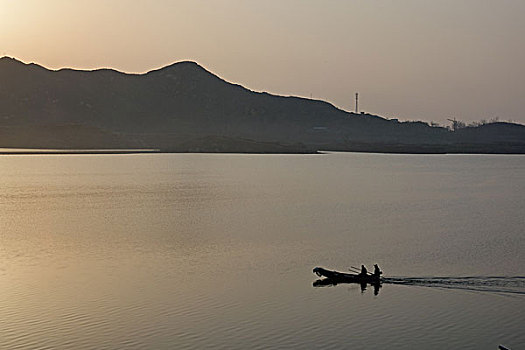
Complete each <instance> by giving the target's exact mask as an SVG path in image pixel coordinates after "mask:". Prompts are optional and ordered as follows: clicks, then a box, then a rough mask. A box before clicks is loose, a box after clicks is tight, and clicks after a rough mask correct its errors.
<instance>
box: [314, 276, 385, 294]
mask: <svg viewBox="0 0 525 350" xmlns="http://www.w3.org/2000/svg"><path fill="white" fill-rule="evenodd" d="M338 284H359V286H360V287H361V293H364V292H365V291H366V288H367V287H368V286H369V285H370V286H372V287H373V288H374V295H378V294H379V290H380V289H381V282H379V283H365V282H349V281H341V280H336V279H331V278H323V279H319V280H317V281H314V283H312V286H314V287H333V286H337V285H338Z"/></svg>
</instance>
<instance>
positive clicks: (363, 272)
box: [359, 265, 368, 277]
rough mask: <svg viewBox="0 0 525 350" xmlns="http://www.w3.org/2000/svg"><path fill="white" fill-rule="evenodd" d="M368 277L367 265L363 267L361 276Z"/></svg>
mask: <svg viewBox="0 0 525 350" xmlns="http://www.w3.org/2000/svg"><path fill="white" fill-rule="evenodd" d="M367 275H368V270H367V269H366V267H365V265H361V273H360V274H359V276H363V277H365V276H367Z"/></svg>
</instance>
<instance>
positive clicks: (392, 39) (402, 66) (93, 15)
mask: <svg viewBox="0 0 525 350" xmlns="http://www.w3.org/2000/svg"><path fill="white" fill-rule="evenodd" d="M524 17H525V1H522V0H498V1H493V0H463V1H452V0H440V1H430V0H428V1H427V0H395V1H394V0H382V1H381V0H367V1H365V0H326V1H319V0H267V1H260V0H208V1H205V0H156V1H145V0H134V1H128V0H89V1H88V0H45V1H42V0H0V55H1V56H4V55H7V56H11V57H15V58H17V59H20V60H22V61H24V62H36V63H39V64H41V65H43V66H45V67H48V68H53V69H56V68H62V67H72V68H84V69H92V68H101V67H111V68H115V69H117V70H120V71H125V72H146V71H148V70H151V69H153V68H158V67H161V66H163V65H167V64H170V63H173V62H175V61H180V60H193V61H197V62H198V63H199V64H201V65H203V66H205V67H206V68H207V69H208V70H210V71H212V72H214V73H216V74H218V75H219V76H221V77H223V78H224V79H226V80H228V81H231V82H235V83H239V84H241V85H244V86H246V87H248V88H250V89H253V90H258V91H269V92H272V93H276V94H284V95H298V96H305V97H310V96H312V97H313V98H319V99H324V100H327V101H329V102H332V103H333V104H335V105H337V106H339V107H341V108H344V109H352V108H353V96H354V93H355V92H357V91H359V92H360V96H361V99H360V100H361V106H362V108H363V110H365V111H368V112H371V113H375V114H380V115H383V116H386V117H397V118H399V119H402V120H407V119H408V120H414V119H418V120H426V121H431V120H433V121H438V122H441V123H445V122H446V118H447V117H450V116H454V117H457V118H458V119H461V120H465V121H472V120H481V119H487V120H488V119H491V118H494V117H499V118H500V119H502V120H514V121H518V122H521V123H525V113H524V112H523V111H525V98H524V96H525V83H524V82H525V65H524V64H523V62H525V41H524V39H523V38H524V37H525V21H524V20H523V18H524Z"/></svg>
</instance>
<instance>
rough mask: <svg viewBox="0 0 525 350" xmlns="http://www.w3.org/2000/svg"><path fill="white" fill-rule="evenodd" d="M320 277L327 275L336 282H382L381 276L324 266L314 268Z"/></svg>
mask: <svg viewBox="0 0 525 350" xmlns="http://www.w3.org/2000/svg"><path fill="white" fill-rule="evenodd" d="M313 273H315V274H316V275H317V276H319V277H326V279H328V280H330V281H331V282H332V281H333V282H336V283H365V284H380V283H381V277H380V276H376V275H371V274H368V275H366V276H363V275H360V274H354V273H345V272H338V271H333V270H327V269H324V268H322V267H316V268H314V270H313Z"/></svg>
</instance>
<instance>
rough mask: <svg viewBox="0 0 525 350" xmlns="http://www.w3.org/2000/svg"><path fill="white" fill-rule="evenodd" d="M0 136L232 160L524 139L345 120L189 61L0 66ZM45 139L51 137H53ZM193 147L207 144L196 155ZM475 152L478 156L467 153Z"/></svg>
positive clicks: (374, 119) (8, 142)
mask: <svg viewBox="0 0 525 350" xmlns="http://www.w3.org/2000/svg"><path fill="white" fill-rule="evenodd" d="M64 125H69V126H72V125H75V126H76V127H74V128H73V127H67V128H64V127H63V126H64ZM38 126H42V127H43V128H44V129H45V130H46V132H45V133H44V132H42V133H41V135H40V136H39V133H38V131H37V130H36V129H35V128H38ZM0 128H3V129H2V130H3V134H4V135H8V134H9V135H10V136H9V137H1V135H2V133H0V147H23V145H24V143H25V144H31V145H33V146H38V145H39V144H42V148H44V145H45V148H49V147H52V146H53V140H52V139H53V138H55V141H54V142H55V143H56V144H57V145H59V147H62V148H67V147H68V143H69V144H71V147H73V144H74V146H75V148H79V147H82V145H84V146H85V148H107V147H109V145H111V148H115V146H116V145H117V146H118V145H120V146H121V147H122V148H137V147H144V148H155V149H162V150H167V151H188V149H185V147H186V148H188V147H189V146H188V145H191V149H208V150H209V149H212V150H214V151H217V152H220V151H221V144H222V145H223V147H224V149H228V151H235V150H236V148H235V144H236V140H238V141H237V144H238V151H239V152H242V151H243V147H248V148H250V149H252V150H255V149H256V150H258V152H259V151H261V152H262V150H264V147H266V146H268V147H269V145H272V147H269V148H271V149H272V150H277V149H279V150H281V151H282V150H283V149H284V148H283V147H286V146H289V147H290V150H292V151H293V150H296V151H298V152H311V151H316V150H320V149H325V150H328V149H334V150H335V149H337V150H349V151H351V150H359V151H366V150H367V149H369V150H373V151H377V150H378V149H379V150H380V151H381V150H383V151H385V152H388V151H389V149H390V150H392V149H394V150H399V149H401V150H416V151H417V148H418V145H419V146H421V145H427V146H425V147H420V149H423V150H428V149H432V150H434V151H435V152H436V153H443V152H446V151H447V147H448V148H450V145H454V147H455V148H454V147H453V148H450V149H457V145H459V144H461V143H474V144H484V145H485V146H484V148H483V149H484V150H486V149H487V147H486V146H487V145H493V149H494V150H495V151H498V150H499V151H501V152H503V153H504V152H506V151H505V148H502V147H501V146H498V145H497V144H498V143H505V142H511V143H522V141H523V143H525V133H524V132H522V131H521V129H520V128H516V127H514V126H512V125H511V126H510V127H508V125H507V127H506V128H505V127H503V126H501V125H499V126H498V125H497V126H495V127H494V128H492V129H487V128H481V129H468V131H465V132H455V133H453V132H450V131H449V130H446V129H444V128H441V127H431V126H429V125H428V124H426V123H423V122H399V121H397V120H388V119H385V118H383V117H380V116H376V115H370V114H366V113H361V114H355V113H351V112H346V111H344V110H342V109H339V108H338V107H336V106H334V105H333V104H331V103H329V102H326V101H322V100H314V99H308V98H303V97H296V96H282V95H274V94H270V93H267V92H256V91H252V90H250V89H248V88H246V87H244V86H242V85H239V84H234V83H230V82H228V81H226V80H225V79H223V78H221V77H220V76H218V75H216V74H214V73H212V72H210V71H208V70H207V69H206V68H204V67H202V66H200V65H199V64H198V63H197V62H194V61H181V62H174V63H172V64H169V65H167V66H164V67H161V68H158V69H154V70H151V71H148V72H146V73H141V74H134V73H124V72H120V71H117V70H114V69H111V68H101V69H96V70H77V69H70V68H61V69H58V70H49V69H47V68H45V67H43V66H40V65H38V64H34V63H33V64H31V63H24V62H21V61H18V60H16V59H15V58H9V57H2V58H0ZM6 128H7V129H9V128H11V130H10V131H9V132H8V131H6V130H7V129H6ZM496 129H497V130H496ZM24 130H31V132H30V133H29V131H27V132H24ZM52 130H56V132H57V134H56V137H53V132H52ZM64 130H66V131H67V132H69V133H75V132H76V133H78V135H79V136H78V139H79V140H80V139H82V140H83V141H82V142H80V143H75V137H74V135H65V133H66V131H64ZM94 130H99V131H100V132H95V131H94ZM89 132H92V133H93V135H95V134H96V135H97V136H96V137H94V138H93V139H94V140H95V139H96V140H98V141H97V142H98V144H96V143H95V142H93V143H91V144H90V142H89V138H88V137H86V135H88V134H89ZM11 134H12V135H11ZM29 134H31V140H29V136H27V135H29ZM80 135H82V136H80ZM108 135H109V136H108ZM480 135H481V136H480ZM106 136H107V138H108V140H107V142H106V141H104V140H105V137H106ZM522 136H523V137H522ZM38 139H40V141H38ZM50 139H51V140H50ZM246 140H251V141H250V142H247V141H246ZM199 142H204V143H206V142H207V143H209V144H210V145H208V146H209V147H207V146H206V145H202V146H203V147H199V146H198V143H199ZM254 142H255V143H260V145H259V146H260V147H259V146H254ZM106 143H107V144H106ZM211 145H213V147H212V146H211ZM275 145H281V146H278V147H276V146H275ZM394 145H397V146H395V147H393V146H394ZM428 145H430V146H428ZM498 147H499V148H498ZM513 147H514V146H513ZM520 147H521V146H520ZM523 148H524V149H525V145H524V146H523ZM472 149H474V150H475V147H474V148H471V149H469V151H472ZM246 151H247V152H249V151H250V150H246ZM513 152H515V147H514V148H513ZM416 153H418V152H416Z"/></svg>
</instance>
